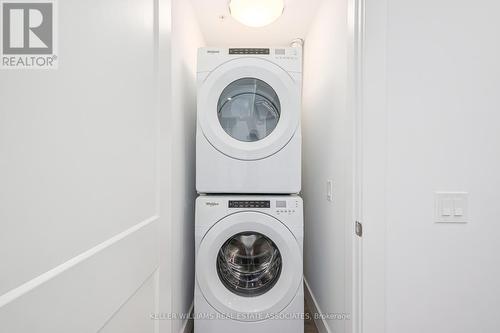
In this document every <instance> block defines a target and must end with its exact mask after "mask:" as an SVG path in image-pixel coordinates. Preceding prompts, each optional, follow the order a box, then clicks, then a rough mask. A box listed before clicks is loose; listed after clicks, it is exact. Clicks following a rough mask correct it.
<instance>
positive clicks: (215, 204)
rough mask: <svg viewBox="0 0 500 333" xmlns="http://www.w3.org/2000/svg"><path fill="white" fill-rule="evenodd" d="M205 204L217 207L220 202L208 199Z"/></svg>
mask: <svg viewBox="0 0 500 333" xmlns="http://www.w3.org/2000/svg"><path fill="white" fill-rule="evenodd" d="M205 205H207V206H209V207H215V206H218V205H219V203H218V202H216V201H207V202H205Z"/></svg>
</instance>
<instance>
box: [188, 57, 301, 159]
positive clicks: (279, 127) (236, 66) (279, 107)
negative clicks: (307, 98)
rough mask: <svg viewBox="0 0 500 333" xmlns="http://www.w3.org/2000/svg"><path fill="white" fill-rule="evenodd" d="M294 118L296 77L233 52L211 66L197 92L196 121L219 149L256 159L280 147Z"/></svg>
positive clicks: (296, 119) (292, 129) (291, 130)
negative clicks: (217, 65) (225, 60)
mask: <svg viewBox="0 0 500 333" xmlns="http://www.w3.org/2000/svg"><path fill="white" fill-rule="evenodd" d="M299 119H300V82H297V81H295V80H294V79H293V77H292V76H291V75H290V74H289V73H288V72H286V71H285V70H283V69H282V68H280V67H279V66H277V65H275V64H273V63H271V62H269V61H267V60H264V59H258V58H239V59H235V60H231V61H228V62H226V63H224V64H223V65H221V66H220V67H217V68H216V69H215V70H214V71H212V72H211V73H210V74H208V76H207V77H206V78H205V79H204V81H203V84H202V85H201V87H200V90H199V92H198V121H199V123H200V126H201V129H202V131H203V134H204V135H205V137H206V138H207V140H208V141H209V142H210V143H211V144H212V145H213V146H214V147H215V148H216V149H217V150H219V151H220V152H221V153H223V154H226V155H228V156H230V157H233V158H237V159H243V160H257V159H262V158H265V157H268V156H270V155H273V154H274V153H276V152H277V151H279V150H280V149H281V148H283V147H284V146H285V145H286V144H287V143H288V141H290V139H291V138H292V136H293V134H294V133H295V131H296V130H297V127H298V125H299Z"/></svg>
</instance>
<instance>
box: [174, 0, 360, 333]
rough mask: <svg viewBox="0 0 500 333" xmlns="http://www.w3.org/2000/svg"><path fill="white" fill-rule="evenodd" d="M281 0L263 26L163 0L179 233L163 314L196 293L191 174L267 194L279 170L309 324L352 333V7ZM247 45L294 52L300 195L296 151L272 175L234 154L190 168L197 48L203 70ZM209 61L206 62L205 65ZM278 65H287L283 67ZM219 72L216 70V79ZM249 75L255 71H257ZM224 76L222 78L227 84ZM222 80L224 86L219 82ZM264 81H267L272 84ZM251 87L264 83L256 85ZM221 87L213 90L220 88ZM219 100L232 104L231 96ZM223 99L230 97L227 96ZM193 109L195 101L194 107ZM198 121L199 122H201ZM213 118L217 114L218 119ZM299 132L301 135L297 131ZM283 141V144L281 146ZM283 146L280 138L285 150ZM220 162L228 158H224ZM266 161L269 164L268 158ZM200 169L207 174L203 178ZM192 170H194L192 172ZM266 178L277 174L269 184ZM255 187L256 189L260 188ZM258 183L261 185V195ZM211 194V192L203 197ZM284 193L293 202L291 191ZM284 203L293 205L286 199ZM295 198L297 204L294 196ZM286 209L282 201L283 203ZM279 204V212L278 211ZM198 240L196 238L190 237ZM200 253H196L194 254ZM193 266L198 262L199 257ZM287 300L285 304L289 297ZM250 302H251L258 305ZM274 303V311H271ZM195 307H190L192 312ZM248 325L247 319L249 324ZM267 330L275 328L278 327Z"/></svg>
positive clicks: (207, 4) (183, 307)
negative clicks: (299, 222)
mask: <svg viewBox="0 0 500 333" xmlns="http://www.w3.org/2000/svg"><path fill="white" fill-rule="evenodd" d="M285 3H286V6H285V10H284V11H283V14H282V15H281V17H279V19H277V20H276V21H275V22H274V23H272V24H270V25H268V26H264V27H259V28H252V27H249V26H245V25H243V24H241V23H240V22H238V21H236V20H235V19H234V18H233V17H232V16H231V15H230V13H229V11H228V7H227V6H228V4H227V2H226V1H201V0H192V1H173V3H172V77H171V80H172V81H171V84H172V109H171V113H172V115H171V116H172V136H171V140H172V143H173V144H172V156H174V157H175V159H174V160H173V164H172V168H173V169H172V175H173V176H172V181H173V183H174V188H173V189H172V191H173V192H172V193H176V195H175V196H172V210H173V214H174V216H176V218H174V219H173V223H174V226H173V228H174V229H173V230H174V232H173V234H174V235H180V237H174V238H173V239H172V241H173V244H174V250H173V251H174V253H179V256H176V257H174V261H175V262H174V267H178V268H176V270H175V271H174V272H175V273H174V275H173V287H172V288H173V290H175V291H176V295H175V297H174V299H173V303H172V306H173V309H172V312H189V311H191V310H192V309H191V306H192V302H193V290H194V289H196V290H198V286H196V282H195V280H194V277H195V270H194V267H195V263H194V256H195V252H194V251H195V248H193V246H192V239H194V238H195V230H194V218H195V216H194V210H195V207H194V199H195V198H196V197H197V193H196V190H195V180H196V178H197V177H198V182H197V185H201V187H200V188H199V189H198V192H202V193H203V192H205V193H206V192H210V191H207V190H206V189H207V188H210V186H212V187H215V188H216V190H215V191H212V192H216V193H235V192H236V193H243V194H244V193H245V191H244V188H245V186H246V187H249V188H250V190H249V191H248V192H247V194H248V193H250V194H252V193H275V194H279V193H280V191H274V192H273V191H272V190H270V189H272V188H273V187H274V188H279V184H280V180H279V178H280V176H282V177H284V178H283V179H285V180H286V179H290V182H289V186H291V188H290V189H289V190H288V189H287V191H281V192H282V193H296V194H298V195H299V196H300V197H301V198H302V199H303V209H304V222H303V223H304V224H303V235H304V243H303V265H304V270H303V272H304V279H305V284H304V286H305V288H304V292H303V293H304V294H305V299H306V303H307V306H308V308H309V309H310V310H311V311H312V312H313V313H317V314H320V313H321V314H324V317H319V316H318V317H317V318H315V320H314V322H315V324H316V326H317V327H318V329H319V330H320V332H327V330H330V331H335V332H351V331H352V330H353V325H355V324H356V321H355V320H354V318H355V314H354V313H353V311H354V308H353V305H354V302H353V299H354V296H353V295H354V294H353V290H354V288H355V286H354V279H355V276H354V274H353V272H354V269H353V267H354V262H355V260H354V253H353V252H354V251H353V249H354V246H355V241H356V238H357V237H358V236H356V235H355V225H354V222H353V221H354V220H355V219H354V215H353V214H354V201H353V198H354V176H355V175H354V171H353V170H354V146H353V144H354V132H355V131H354V119H355V114H354V112H353V103H352V95H351V94H352V93H351V91H352V85H353V78H354V72H353V70H352V69H351V68H350V66H353V64H352V63H350V62H349V60H348V59H349V57H350V55H351V54H352V52H353V51H352V47H353V45H352V42H351V34H352V33H353V31H352V28H350V25H349V24H350V22H349V15H351V14H352V13H351V12H350V11H351V10H352V9H351V8H349V6H348V1H328V0H325V1H322V0H315V1H287V2H285ZM200 48H202V49H200ZM294 48H295V51H294ZM252 52H264V53H266V52H267V53H268V54H269V53H270V56H271V57H272V58H273V59H274V57H273V56H274V55H275V54H278V55H279V54H281V53H283V54H282V57H283V58H284V59H286V57H290V58H292V57H293V56H296V55H299V56H300V58H302V68H301V70H300V72H299V70H294V69H292V72H293V71H296V72H297V73H298V75H299V77H298V78H299V80H301V81H302V94H301V96H300V97H301V99H302V103H301V106H302V108H301V111H300V127H301V143H302V145H301V151H302V154H301V158H302V163H301V164H302V171H301V175H300V177H301V178H302V179H301V190H300V192H298V191H297V190H295V188H297V186H294V184H293V182H294V181H295V178H293V175H294V164H293V162H294V160H293V158H294V156H295V155H294V154H293V153H292V154H290V153H288V154H289V157H287V158H289V159H290V158H291V159H292V160H290V163H289V168H287V167H286V164H287V161H286V159H283V160H282V161H281V160H278V161H277V162H274V163H278V164H279V165H281V166H282V167H283V171H282V174H281V175H280V174H279V173H277V174H274V173H276V171H275V170H272V169H271V168H269V169H270V171H269V174H266V171H265V170H264V169H265V166H263V167H261V166H260V165H259V164H257V163H254V165H255V166H254V167H256V168H259V167H260V168H261V169H258V170H257V171H255V170H254V169H253V168H254V167H253V166H252V167H249V166H247V165H245V164H244V163H241V162H239V166H238V165H237V164H234V163H235V162H237V161H241V159H242V158H243V160H244V157H246V156H244V157H242V156H239V157H238V158H239V160H238V159H236V160H233V161H235V162H233V164H234V167H233V168H232V169H230V168H229V169H224V165H225V164H224V162H223V161H222V162H219V161H218V160H217V158H218V157H216V156H215V154H214V155H213V156H212V163H209V161H210V158H209V157H207V158H205V156H202V158H203V161H202V162H201V163H200V161H198V163H199V165H198V166H197V167H196V168H195V164H196V161H195V160H196V154H195V151H196V150H195V146H196V143H197V141H196V135H202V134H200V132H201V130H200V128H199V125H198V129H197V122H196V116H197V103H196V101H197V97H198V99H200V96H199V95H198V96H197V90H198V93H199V89H198V88H199V85H200V82H198V83H197V77H198V80H200V79H199V77H200V73H198V72H199V71H201V72H203V71H205V72H207V71H208V70H209V69H207V68H201V69H200V68H199V63H200V59H199V57H200V54H201V56H204V57H205V58H207V57H209V56H210V55H212V57H211V58H209V59H214V60H206V59H203V60H202V66H208V67H210V66H209V65H211V64H210V61H212V62H213V63H214V64H216V63H217V60H216V59H217V57H219V58H223V59H227V60H223V61H222V62H221V63H223V62H224V61H229V60H230V59H231V58H230V57H228V55H229V54H230V53H231V54H232V55H233V56H234V57H238V53H242V54H243V55H241V56H240V57H244V56H245V53H247V55H248V53H250V54H251V53H252ZM292 52H293V55H292V54H291V53H292ZM255 56H256V57H258V56H259V54H258V53H257V54H255ZM276 58H278V57H276ZM273 61H275V60H273ZM242 63H243V62H242ZM197 64H198V65H197ZM203 64H205V65H203ZM216 66H217V65H212V67H213V68H215V67H216ZM282 66H283V67H284V68H285V70H287V68H286V65H282ZM292 68H293V66H292ZM207 73H208V72H207ZM219 73H220V71H219ZM202 74H203V73H202ZM248 74H249V75H248V76H251V75H250V73H248ZM222 75H223V74H217V76H218V77H220V76H222ZM254 75H258V73H255V74H254ZM205 76H206V75H205ZM228 76H229V75H228ZM202 77H204V76H202ZM214 80H215V79H213V80H212V81H214ZM228 80H229V81H228V82H227V83H229V82H230V81H231V80H230V79H228ZM215 82H216V81H215ZM213 84H215V83H212V86H213ZM243 84H245V83H243ZM252 84H253V83H252ZM219 85H220V84H219ZM226 86H227V85H226V84H224V87H226ZM271 86H272V87H273V85H272V84H271ZM224 87H222V86H221V87H217V89H219V88H220V90H221V91H222V88H224ZM229 87H230V86H229ZM273 88H275V87H273ZM227 89H228V88H226V90H227ZM256 89H263V88H262V87H260V88H259V87H257V88H256ZM275 89H276V88H275ZM205 90H206V89H205ZM205 90H202V92H201V94H202V95H203V96H202V97H201V98H202V100H204V101H207V97H206V95H207V94H208V93H207V92H206V91H205ZM226 90H225V91H224V92H222V94H224V93H226V94H227V91H226ZM271 90H272V89H271ZM262 91H263V90H262ZM261 94H263V95H265V94H266V92H261ZM287 94H288V95H286V94H285V95H284V94H283V91H280V94H279V95H280V96H281V97H282V98H283V96H285V99H284V100H280V102H281V103H282V104H284V105H285V107H284V108H283V110H286V107H287V106H288V105H290V103H292V102H293V101H292V100H291V99H293V97H294V96H293V95H292V96H291V97H290V93H289V92H287ZM228 96H229V95H228ZM216 97H217V96H212V97H211V98H212V99H214V101H212V100H210V102H211V104H213V103H217V100H216V99H217V98H216ZM226 97H227V96H226ZM221 98H222V97H221ZM270 99H272V98H270ZM228 100H230V101H231V97H229V99H228ZM219 102H220V101H219ZM232 102H233V103H235V101H234V100H233V101H232ZM199 103H200V101H199V100H198V104H199ZM202 105H203V104H202ZM198 108H200V106H199V105H198ZM283 112H285V111H283ZM215 114H216V113H215V112H214V115H215ZM287 116H288V115H285V120H287V121H290V120H289V119H286V117H287ZM203 121H205V122H208V121H207V120H203ZM210 121H212V123H213V124H214V125H213V126H212V127H213V128H216V126H215V125H218V121H217V119H216V118H214V120H210ZM221 121H223V120H220V119H219V122H221ZM209 125H212V124H209ZM207 127H208V125H207ZM300 127H299V128H300ZM224 130H226V129H224ZM231 130H233V131H235V132H231V133H230V132H229V131H230V130H226V132H227V133H228V134H230V135H231V136H233V135H236V136H237V135H240V133H239V132H238V131H237V130H234V129H233V128H231ZM271 130H272V129H271ZM221 131H222V130H221ZM270 132H271V131H270ZM204 133H206V132H204ZM221 133H223V132H221ZM224 134H225V133H224ZM207 135H209V139H210V136H211V138H213V137H215V136H216V133H213V131H212V130H210V132H209V133H208V134H207ZM259 135H260V134H259ZM265 135H269V133H267V134H266V133H265V134H264V135H263V136H265ZM298 135H300V130H299V134H298ZM290 137H292V136H288V137H286V138H285V140H290ZM299 139H300V136H299ZM244 140H247V138H246V137H245V138H244ZM248 140H250V139H248ZM207 141H211V140H207ZM213 141H214V140H213ZM213 141H211V142H210V143H211V144H212V145H214V147H215V148H216V149H218V150H219V151H221V152H224V149H229V148H228V147H226V146H224V142H222V143H221V142H218V141H215V142H213ZM205 145H207V144H203V145H198V147H197V149H198V150H200V146H202V148H201V149H203V152H202V153H203V154H208V149H210V148H211V149H214V147H212V146H211V145H210V144H208V146H207V147H206V148H203V147H204V146H205ZM281 146H283V145H281ZM284 146H285V147H287V145H284ZM292 146H293V145H289V147H292ZM270 148H272V147H267V149H268V150H269V149H270ZM232 149H233V150H231V152H234V151H236V152H237V150H236V149H234V147H233V148H232ZM288 149H291V148H288ZM284 150H286V149H284ZM228 151H229V150H228ZM264 153H265V152H264ZM227 154H228V155H230V154H229V153H227ZM270 154H271V153H269V152H268V154H267V155H265V154H264V155H263V156H268V155H270ZM285 154H286V152H285ZM299 154H300V152H299ZM221 156H224V155H221ZM226 158H227V157H226ZM260 158H262V157H260ZM229 160H231V159H230V158H229ZM207 163H209V164H207ZM268 166H273V165H272V163H271V164H268ZM207 170H208V171H207ZM214 170H218V172H219V173H220V175H219V174H216V173H214ZM246 172H257V173H256V174H249V175H250V176H251V179H258V177H256V175H258V174H262V177H261V179H259V181H256V182H255V183H251V184H245V181H244V178H245V175H247V174H246ZM205 173H208V174H209V175H205ZM287 173H288V174H287ZM200 174H202V175H203V176H200ZM238 174H240V175H241V179H238V177H237V175H238ZM195 175H196V176H195ZM210 175H211V177H210ZM225 176H227V178H228V179H230V180H232V183H231V185H232V186H233V187H232V188H229V189H227V188H226V189H224V188H217V184H220V183H223V182H222V180H224V177H225ZM200 179H201V182H200ZM266 180H267V181H268V183H269V184H267V185H268V188H267V189H266V188H265V185H266V184H262V183H266ZM273 180H276V181H275V182H273ZM207 181H210V183H206V182H207ZM282 182H283V181H282ZM247 183H248V182H247ZM285 183H286V181H285ZM241 184H243V185H241ZM259 186H260V187H261V188H260V189H261V190H260V191H259ZM262 186H264V190H262V188H263V187H262ZM252 187H254V188H252ZM268 189H269V190H268ZM266 190H268V191H267V192H266ZM176 191H179V192H176ZM297 192H298V193H297ZM179 194H180V195H179ZM300 197H299V198H300ZM243 198H244V199H247V200H249V201H250V202H252V204H255V202H254V201H252V200H256V198H255V197H243ZM210 199H212V198H211V197H210ZM216 199H217V198H216ZM223 199H224V200H222V201H221V202H220V203H219V202H214V201H217V200H209V199H206V197H204V196H202V197H200V199H199V200H198V205H199V201H200V200H202V202H203V205H204V206H206V204H209V203H210V204H213V205H219V204H220V205H223V206H225V205H228V202H227V201H225V200H226V194H225V195H224V196H223ZM231 199H232V200H235V198H234V197H230V198H229V199H227V200H231ZM257 199H259V200H260V201H258V202H257V204H258V203H259V202H262V204H263V205H264V204H267V203H264V202H263V201H262V200H264V201H267V200H265V199H271V200H270V203H269V204H270V205H271V207H272V208H273V209H274V208H275V207H274V205H275V203H274V200H273V197H272V196H271V197H270V198H266V197H263V198H262V196H259V197H258V198H257ZM290 199H293V197H291V198H290ZM291 201H293V200H291ZM301 201H302V200H301ZM229 204H231V201H229ZM233 204H234V203H233ZM242 204H243V203H242ZM285 204H286V203H285ZM290 204H292V203H290ZM198 205H197V207H198ZM293 205H294V207H295V203H293ZM300 205H301V206H302V203H301V204H300ZM252 207H253V206H252ZM285 208H290V207H286V206H285ZM198 209H199V207H198V208H197V214H198V215H203V214H205V215H207V214H210V212H207V209H206V208H205V209H204V210H203V213H199V212H198ZM277 211H279V209H277ZM284 211H285V212H286V211H287V209H285V210H284ZM220 218H222V217H219V219H220ZM198 237H199V236H197V240H196V243H198V242H199V240H198ZM197 248H198V247H197ZM203 248H204V251H205V252H206V251H210V250H207V249H208V248H207V246H204V247H203ZM175 249H177V250H175ZM205 257H206V256H205V255H204V256H203V258H205ZM205 259H206V258H205ZM287 260H288V259H287ZM210 261H211V259H210ZM196 267H197V269H200V267H199V266H198V264H197V266H196ZM296 270H300V267H297V268H296ZM281 273H283V272H281ZM213 274H215V273H213ZM288 274H289V273H288ZM283 276H284V275H283ZM283 276H282V277H283ZM290 278H291V277H290ZM284 279H286V277H284ZM202 284H205V285H206V284H208V282H203V281H202ZM197 293H198V292H197ZM195 297H196V296H195ZM205 297H208V298H207V299H210V298H211V299H212V302H211V303H210V302H209V303H210V304H212V305H213V304H214V303H217V302H218V300H216V297H214V296H213V295H212V296H210V295H209V296H205ZM274 297H277V296H276V295H275V296H274ZM247 300H248V302H250V303H249V304H252V303H251V302H252V298H251V297H250V298H248V299H247ZM288 302H290V299H289V300H288ZM195 305H196V301H195ZM252 306H255V307H256V308H258V307H259V306H258V305H252ZM221 308H222V309H226V307H223V306H222V305H220V306H219V309H221ZM273 309H274V310H275V308H273ZM205 310H206V307H203V309H202V312H206V311H205ZM194 311H195V312H196V309H195V310H194ZM182 324H183V323H182V322H181V321H179V322H178V326H177V328H175V325H174V331H178V330H179V329H181V328H182ZM249 324H250V325H251V323H249ZM203 325H204V324H203ZM195 327H196V324H195ZM205 327H206V326H205ZM249 327H250V326H249ZM276 327H277V329H279V326H276ZM257 329H262V328H257ZM285 330H286V329H285ZM288 331H292V330H288Z"/></svg>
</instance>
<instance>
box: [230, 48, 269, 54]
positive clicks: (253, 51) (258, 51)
mask: <svg viewBox="0 0 500 333" xmlns="http://www.w3.org/2000/svg"><path fill="white" fill-rule="evenodd" d="M229 54H269V49H256V48H237V49H229Z"/></svg>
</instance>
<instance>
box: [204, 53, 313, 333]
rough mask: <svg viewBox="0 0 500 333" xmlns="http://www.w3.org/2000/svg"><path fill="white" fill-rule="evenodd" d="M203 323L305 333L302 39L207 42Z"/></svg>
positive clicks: (214, 331)
mask: <svg viewBox="0 0 500 333" xmlns="http://www.w3.org/2000/svg"><path fill="white" fill-rule="evenodd" d="M197 84H198V102H197V107H198V114H197V132H196V188H197V191H198V193H199V194H200V196H199V197H198V199H197V200H196V221H195V225H196V230H195V241H196V283H195V295H194V296H195V298H194V312H195V321H194V329H195V333H225V332H228V333H229V332H238V333H255V332H259V333H271V332H273V333H274V332H287V333H303V331H304V325H303V310H304V290H303V280H302V266H303V265H302V251H303V208H302V199H301V198H300V197H299V196H298V193H299V192H300V189H301V131H300V110H301V87H302V49H301V48H300V47H297V48H295V47H291V48H201V49H199V50H198V73H197Z"/></svg>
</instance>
